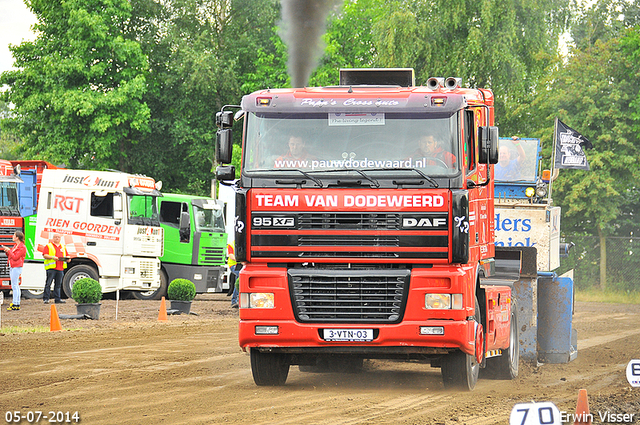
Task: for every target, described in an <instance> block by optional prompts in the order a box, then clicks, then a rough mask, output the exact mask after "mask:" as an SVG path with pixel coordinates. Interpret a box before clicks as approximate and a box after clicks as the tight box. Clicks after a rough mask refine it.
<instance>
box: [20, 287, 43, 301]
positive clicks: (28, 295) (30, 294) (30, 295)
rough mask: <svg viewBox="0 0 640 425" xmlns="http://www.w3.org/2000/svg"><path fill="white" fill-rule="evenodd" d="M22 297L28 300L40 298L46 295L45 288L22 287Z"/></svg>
mask: <svg viewBox="0 0 640 425" xmlns="http://www.w3.org/2000/svg"><path fill="white" fill-rule="evenodd" d="M20 293H21V294H22V297H23V298H25V299H28V300H39V299H41V298H42V296H43V295H44V289H37V290H36V289H22V290H21V291H20Z"/></svg>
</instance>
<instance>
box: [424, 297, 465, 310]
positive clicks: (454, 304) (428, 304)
mask: <svg viewBox="0 0 640 425" xmlns="http://www.w3.org/2000/svg"><path fill="white" fill-rule="evenodd" d="M424 306H425V308H427V309H437V310H448V309H453V310H460V309H462V294H425V296H424Z"/></svg>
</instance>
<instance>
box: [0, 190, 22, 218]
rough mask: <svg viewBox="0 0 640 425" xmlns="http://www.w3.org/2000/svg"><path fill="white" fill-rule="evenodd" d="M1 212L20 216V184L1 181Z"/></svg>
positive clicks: (4, 214) (5, 214)
mask: <svg viewBox="0 0 640 425" xmlns="http://www.w3.org/2000/svg"><path fill="white" fill-rule="evenodd" d="M0 214H1V215H3V216H19V215H20V204H19V203H18V185H17V184H16V183H15V182H0Z"/></svg>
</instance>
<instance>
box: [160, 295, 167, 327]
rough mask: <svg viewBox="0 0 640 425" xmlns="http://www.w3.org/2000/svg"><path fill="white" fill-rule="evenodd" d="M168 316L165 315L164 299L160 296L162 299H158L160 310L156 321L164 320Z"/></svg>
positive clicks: (165, 305)
mask: <svg viewBox="0 0 640 425" xmlns="http://www.w3.org/2000/svg"><path fill="white" fill-rule="evenodd" d="M168 320H169V318H168V317H167V304H166V303H165V301H164V297H162V301H160V312H159V313H158V321H159V322H166V321H168Z"/></svg>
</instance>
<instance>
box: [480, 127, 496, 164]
mask: <svg viewBox="0 0 640 425" xmlns="http://www.w3.org/2000/svg"><path fill="white" fill-rule="evenodd" d="M478 139H479V141H480V152H479V153H480V163H481V164H497V163H498V127H493V126H486V127H485V126H483V127H478Z"/></svg>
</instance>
